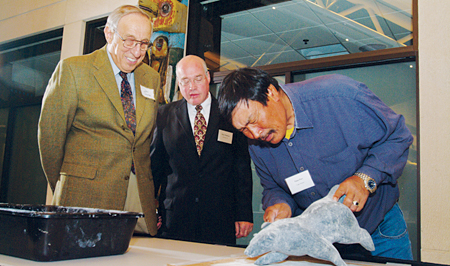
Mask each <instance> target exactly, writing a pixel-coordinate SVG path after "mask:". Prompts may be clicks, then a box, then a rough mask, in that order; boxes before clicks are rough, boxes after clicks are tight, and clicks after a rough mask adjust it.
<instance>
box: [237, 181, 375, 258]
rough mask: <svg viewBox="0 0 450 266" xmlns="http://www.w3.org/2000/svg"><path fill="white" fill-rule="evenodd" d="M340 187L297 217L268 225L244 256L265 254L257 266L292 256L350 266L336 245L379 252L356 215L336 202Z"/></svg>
mask: <svg viewBox="0 0 450 266" xmlns="http://www.w3.org/2000/svg"><path fill="white" fill-rule="evenodd" d="M338 187H339V185H336V186H334V187H333V188H332V189H331V190H330V192H329V193H328V195H327V196H325V197H324V198H322V199H320V200H317V201H315V202H314V203H313V204H311V205H310V206H309V207H308V208H307V209H306V210H305V211H304V212H303V213H302V214H301V215H299V216H297V217H292V218H286V219H282V220H277V221H275V222H273V223H264V224H263V225H262V229H261V231H260V232H259V233H257V234H255V235H254V236H253V239H252V240H251V241H250V243H249V245H248V246H247V248H246V249H245V252H244V253H245V254H246V255H247V256H249V257H251V258H253V257H257V256H260V255H262V254H265V255H264V256H261V257H260V258H259V259H257V260H256V261H255V264H257V265H266V264H271V263H275V262H280V261H283V260H285V259H286V258H287V257H288V256H290V255H292V256H304V255H308V256H310V257H313V258H316V259H321V260H326V261H330V262H332V263H334V264H335V265H337V266H346V265H347V264H346V263H345V262H344V260H343V259H342V258H341V256H340V254H339V252H338V251H337V249H336V248H335V247H334V246H333V243H336V242H337V243H341V244H356V243H359V244H361V245H362V246H363V247H364V248H365V249H367V250H369V251H373V250H375V247H374V244H373V241H372V238H371V237H370V234H369V233H368V232H367V231H366V230H365V229H363V228H361V227H359V224H358V221H357V220H356V218H355V216H354V215H353V213H352V211H351V210H350V209H349V208H348V207H346V206H345V205H344V204H342V203H340V202H335V201H333V200H332V198H333V195H334V193H335V192H336V190H337V188H338ZM266 253H267V254H266Z"/></svg>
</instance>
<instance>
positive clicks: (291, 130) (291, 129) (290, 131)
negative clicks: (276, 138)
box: [285, 127, 294, 139]
mask: <svg viewBox="0 0 450 266" xmlns="http://www.w3.org/2000/svg"><path fill="white" fill-rule="evenodd" d="M292 132H294V127H292V128H290V129H287V130H286V135H285V137H286V138H287V139H290V138H291V135H292Z"/></svg>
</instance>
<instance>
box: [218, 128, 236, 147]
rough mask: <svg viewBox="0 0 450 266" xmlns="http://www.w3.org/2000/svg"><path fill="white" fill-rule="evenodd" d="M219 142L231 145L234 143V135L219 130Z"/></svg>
mask: <svg viewBox="0 0 450 266" xmlns="http://www.w3.org/2000/svg"><path fill="white" fill-rule="evenodd" d="M217 141H220V142H224V143H228V144H231V143H233V133H232V132H228V131H225V130H222V129H219V135H218V136H217Z"/></svg>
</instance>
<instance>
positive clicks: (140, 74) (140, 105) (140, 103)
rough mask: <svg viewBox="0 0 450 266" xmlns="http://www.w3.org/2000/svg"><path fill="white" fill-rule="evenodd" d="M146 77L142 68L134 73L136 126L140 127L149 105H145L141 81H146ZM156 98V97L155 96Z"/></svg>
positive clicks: (138, 68)
mask: <svg viewBox="0 0 450 266" xmlns="http://www.w3.org/2000/svg"><path fill="white" fill-rule="evenodd" d="M145 76H146V72H145V71H142V68H140V67H137V68H136V70H135V71H134V85H135V90H136V95H134V96H135V97H136V106H135V107H136V124H137V126H138V127H139V124H140V123H139V122H140V121H141V119H142V116H143V115H144V113H145V112H146V111H145V107H146V106H147V104H145V101H146V99H145V97H144V96H143V95H142V92H141V86H142V85H141V82H140V81H141V80H145ZM155 97H156V95H155ZM155 101H157V99H155ZM137 132H138V129H137V128H136V134H137Z"/></svg>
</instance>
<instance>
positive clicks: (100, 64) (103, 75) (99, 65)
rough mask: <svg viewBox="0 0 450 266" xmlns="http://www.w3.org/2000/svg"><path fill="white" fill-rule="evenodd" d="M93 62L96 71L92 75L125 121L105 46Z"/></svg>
mask: <svg viewBox="0 0 450 266" xmlns="http://www.w3.org/2000/svg"><path fill="white" fill-rule="evenodd" d="M93 64H94V67H95V68H96V69H97V71H95V72H94V73H93V75H94V77H95V78H96V80H97V81H98V83H99V84H100V87H101V88H102V90H103V91H104V92H105V94H106V96H107V97H108V98H109V100H110V101H111V103H112V105H113V106H114V107H115V108H116V111H117V112H118V113H119V115H120V116H121V117H122V119H123V121H125V114H124V113H123V107H122V102H121V99H120V94H119V89H118V88H117V83H116V79H115V77H114V73H113V70H112V67H111V64H110V63H109V58H108V55H107V51H106V46H104V47H103V48H102V49H101V50H100V53H99V56H98V57H97V58H96V59H95V61H94V63H93Z"/></svg>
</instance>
